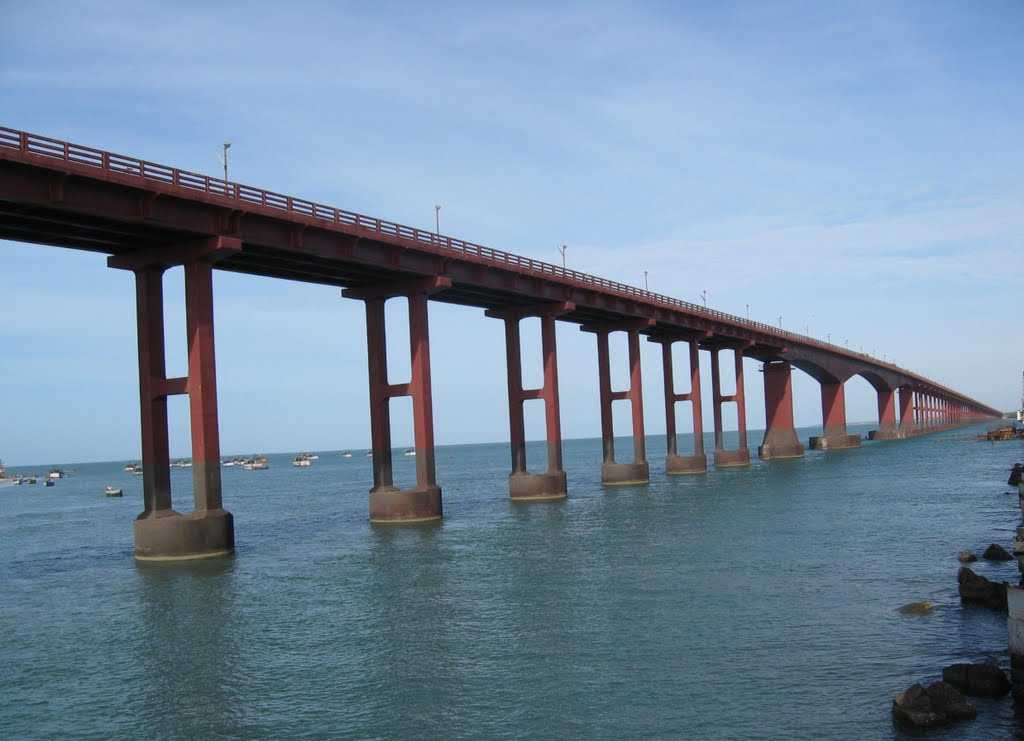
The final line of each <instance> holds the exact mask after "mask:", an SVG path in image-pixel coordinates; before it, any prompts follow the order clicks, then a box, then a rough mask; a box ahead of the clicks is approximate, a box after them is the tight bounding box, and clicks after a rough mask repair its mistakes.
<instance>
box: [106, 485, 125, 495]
mask: <svg viewBox="0 0 1024 741" xmlns="http://www.w3.org/2000/svg"><path fill="white" fill-rule="evenodd" d="M103 493H104V494H106V495H107V496H108V497H123V496H124V491H123V490H122V489H119V488H118V487H116V486H110V485H109V484H108V485H107V486H106V487H105V488H104V489H103Z"/></svg>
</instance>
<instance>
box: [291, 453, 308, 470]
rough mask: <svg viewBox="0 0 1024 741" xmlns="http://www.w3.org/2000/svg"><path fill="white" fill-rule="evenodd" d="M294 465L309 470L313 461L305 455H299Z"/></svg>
mask: <svg viewBox="0 0 1024 741" xmlns="http://www.w3.org/2000/svg"><path fill="white" fill-rule="evenodd" d="M292 465H293V466H295V467H296V468H309V467H310V466H312V465H313V459H312V458H310V457H309V456H308V455H306V454H305V453H299V454H298V455H297V456H295V460H293V461H292Z"/></svg>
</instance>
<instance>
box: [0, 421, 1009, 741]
mask: <svg viewBox="0 0 1024 741" xmlns="http://www.w3.org/2000/svg"><path fill="white" fill-rule="evenodd" d="M807 434H808V432H806V431H805V432H801V438H803V439H806V437H807ZM756 437H757V436H756V435H755V436H754V437H752V439H756ZM969 437H970V432H967V431H950V432H944V433H939V434H936V435H932V436H928V437H923V438H918V439H914V440H908V441H902V442H894V443H866V444H865V446H864V447H863V448H861V449H860V450H854V451H841V452H832V453H828V454H824V453H817V452H813V453H808V454H807V456H806V457H805V458H803V459H800V460H794V461H779V462H774V463H771V464H762V463H760V462H759V461H755V462H754V464H753V465H752V466H751V467H750V468H749V469H742V470H736V469H734V470H724V471H712V472H710V473H709V474H708V475H706V476H698V477H678V478H672V479H669V478H667V477H665V476H664V475H663V474H662V473H661V472H660V471H661V466H662V460H661V458H660V457H658V456H656V455H652V458H651V470H652V481H651V484H650V485H649V486H643V487H621V488H603V487H602V486H601V485H600V482H599V469H600V465H599V461H600V446H599V443H598V441H596V440H582V441H569V442H567V443H566V450H565V460H566V470H567V473H568V476H569V485H570V498H569V499H568V500H567V501H564V502H554V503H535V504H531V505H514V504H512V503H510V502H509V501H508V498H507V486H506V481H505V478H506V476H507V473H508V451H507V447H506V446H504V445H481V446H454V447H446V448H440V449H438V451H437V467H438V478H439V480H440V483H441V485H442V487H443V490H444V502H445V520H444V522H443V524H441V525H438V526H417V527H401V528H381V527H371V526H370V525H369V524H368V523H367V521H366V490H367V489H368V487H369V481H370V470H369V463H368V461H367V459H365V458H364V457H363V456H362V455H361V453H356V455H355V456H354V457H353V458H351V459H343V458H341V457H340V456H339V455H338V454H337V452H334V453H322V455H321V458H320V460H319V461H317V462H316V463H315V464H314V466H313V467H312V468H311V469H308V470H297V469H294V468H292V467H291V465H289V463H290V456H287V455H281V456H271V459H270V463H271V467H270V469H269V470H268V471H265V472H250V471H242V470H237V469H232V468H226V469H224V488H225V503H226V506H227V507H228V508H229V509H230V510H231V511H232V512H233V513H234V515H235V522H236V532H237V540H238V551H237V555H236V556H235V557H234V558H232V559H225V560H220V561H216V562H208V563H194V564H191V565H188V566H176V567H153V566H148V567H144V566H139V565H136V564H135V563H134V562H133V560H132V559H131V520H132V518H133V517H134V516H135V515H136V514H137V513H138V511H139V510H140V509H141V505H140V501H141V498H140V496H141V495H140V494H139V487H140V484H141V482H140V480H139V479H137V478H135V477H132V476H129V475H128V474H125V473H123V472H122V471H121V467H120V464H89V465H78V466H67V467H68V468H75V469H77V470H76V472H75V474H74V475H73V476H72V477H70V478H68V479H65V480H62V481H61V482H60V483H59V484H58V485H57V486H56V487H53V488H49V489H44V488H42V487H41V486H36V487H27V486H22V487H11V488H4V489H0V632H2V635H3V641H2V643H0V737H3V738H12V739H28V738H72V737H74V738H95V739H111V738H140V739H142V738H145V739H152V738H156V739H164V738H167V739H172V738H203V739H207V738H245V739H257V738H437V739H452V738H466V739H469V738H473V739H477V738H513V737H516V738H524V737H529V738H552V739H554V738H568V737H586V738H607V739H626V738H736V739H750V738H792V739H819V738H850V739H875V738H890V737H893V736H896V735H899V734H898V733H897V732H896V731H894V729H893V728H892V725H891V723H890V720H889V704H890V701H891V697H892V695H893V694H894V693H895V692H897V691H900V690H902V689H904V688H905V687H906V686H907V685H909V684H910V683H912V682H914V681H920V680H925V679H932V678H936V677H937V676H938V674H939V673H940V672H941V669H942V667H943V666H944V665H947V664H949V663H952V662H954V661H962V660H975V659H979V658H984V657H994V658H997V659H998V660H999V661H1001V662H1003V663H1005V662H1006V654H1005V650H1006V627H1005V618H1003V617H1002V616H999V615H996V614H993V613H990V612H987V611H984V610H977V609H965V608H962V607H961V606H960V605H959V601H958V599H957V596H956V580H955V575H956V570H957V567H958V564H957V562H956V557H955V556H956V552H957V551H958V550H960V549H962V548H974V549H978V548H980V547H983V546H984V545H986V544H987V543H989V542H993V541H995V542H1002V543H1003V544H1008V542H1009V539H1010V536H1011V532H1012V530H1013V528H1014V527H1015V526H1016V524H1017V522H1018V520H1019V510H1018V509H1017V499H1016V497H1015V496H1012V497H1011V496H1007V495H1006V494H1005V493H1004V492H1005V491H1006V490H1007V489H1006V487H1005V486H1004V482H1005V479H1006V472H1007V470H1008V469H1009V467H1010V464H1011V463H1013V462H1015V461H1016V460H1018V459H1020V458H1022V457H1024V456H1022V455H1021V446H1020V444H1018V443H1003V444H998V445H994V444H987V443H977V442H973V441H970V440H968V439H967V438H969ZM619 449H620V450H623V451H625V450H628V449H629V446H628V444H627V443H626V442H625V441H623V443H622V444H621V446H620V447H619ZM663 449H664V442H663V440H662V439H661V438H656V437H652V438H651V439H650V440H649V443H648V450H650V451H661V450H663ZM396 463H397V466H398V473H399V478H400V479H401V478H402V477H403V476H404V480H405V481H406V482H408V481H409V480H411V470H412V462H411V461H410V460H409V459H403V458H402V457H400V456H399V457H398V458H397V459H396ZM18 470H22V471H24V469H16V471H15V472H18ZM36 470H37V471H38V472H40V473H43V472H44V470H45V467H42V466H40V467H38V468H37V469H36ZM189 481H190V472H189V471H188V470H175V471H174V472H173V483H174V486H175V487H176V502H177V504H178V506H179V507H180V508H183V509H187V502H188V499H189V491H188V489H189ZM108 483H116V484H118V485H120V486H123V487H124V489H125V497H124V498H123V499H108V498H105V497H103V495H102V489H103V486H104V485H106V484H108ZM977 570H978V571H979V572H981V573H984V574H986V575H989V576H996V577H999V578H1004V579H1008V580H1015V579H1016V576H1017V571H1016V566H1015V565H1013V564H1010V565H1006V564H988V563H981V564H979V565H978V568H977ZM922 599H930V600H932V601H934V602H936V603H937V604H938V609H937V610H936V611H935V612H934V613H933V614H931V615H929V616H927V617H923V618H907V617H903V616H901V615H899V614H898V613H897V612H896V608H898V607H899V606H900V605H902V604H904V603H906V602H910V601H915V600H922ZM977 704H978V706H979V711H980V712H979V718H978V720H976V721H974V722H972V723H967V724H964V725H961V726H957V727H955V728H953V729H951V730H949V731H945V732H942V733H937V734H932V736H933V737H937V738H971V739H988V738H999V737H1011V736H1013V735H1014V734H1015V733H1018V732H1020V731H1021V730H1022V726H1020V725H1019V722H1018V721H1017V720H1015V718H1014V715H1013V711H1012V706H1011V703H1010V701H1009V700H994V701H992V700H979V701H978V703H977Z"/></svg>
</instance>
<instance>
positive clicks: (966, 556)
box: [956, 551, 978, 563]
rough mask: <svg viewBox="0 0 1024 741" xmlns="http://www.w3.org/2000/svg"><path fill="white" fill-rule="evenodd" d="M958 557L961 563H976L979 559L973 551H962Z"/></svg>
mask: <svg viewBox="0 0 1024 741" xmlns="http://www.w3.org/2000/svg"><path fill="white" fill-rule="evenodd" d="M956 558H957V560H958V561H959V562H960V563H974V562H975V561H977V560H978V557H977V556H975V555H974V554H973V553H972V552H971V551H960V552H959V553H958V554H956Z"/></svg>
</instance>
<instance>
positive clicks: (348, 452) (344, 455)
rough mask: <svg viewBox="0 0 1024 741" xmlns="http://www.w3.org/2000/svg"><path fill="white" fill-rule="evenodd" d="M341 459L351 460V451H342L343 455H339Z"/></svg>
mask: <svg viewBox="0 0 1024 741" xmlns="http://www.w3.org/2000/svg"><path fill="white" fill-rule="evenodd" d="M341 457H342V458H351V457H352V451H351V450H346V451H344V452H343V453H342V454H341Z"/></svg>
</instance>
